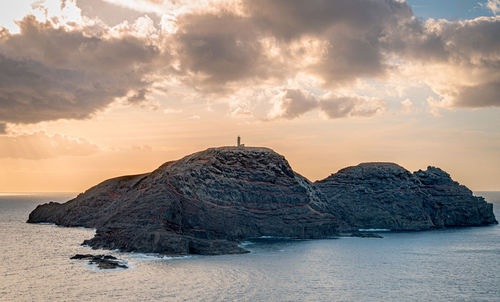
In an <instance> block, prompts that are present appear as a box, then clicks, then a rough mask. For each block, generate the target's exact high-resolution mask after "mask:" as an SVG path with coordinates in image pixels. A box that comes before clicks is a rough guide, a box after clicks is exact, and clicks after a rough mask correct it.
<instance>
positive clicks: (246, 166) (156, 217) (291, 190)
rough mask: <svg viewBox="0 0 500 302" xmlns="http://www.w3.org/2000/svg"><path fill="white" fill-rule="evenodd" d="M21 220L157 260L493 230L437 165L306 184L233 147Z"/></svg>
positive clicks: (116, 182)
mask: <svg viewBox="0 0 500 302" xmlns="http://www.w3.org/2000/svg"><path fill="white" fill-rule="evenodd" d="M28 222H29V223H40V222H51V223H55V224H57V225H61V226H69V227H72V226H81V227H89V228H95V229H96V235H95V237H94V238H92V239H89V240H85V241H84V244H88V245H89V246H91V247H93V248H107V249H120V250H122V251H132V252H154V253H161V254H166V255H186V254H206V255H216V254H229V253H245V252H247V251H246V250H245V249H243V248H242V247H240V246H239V245H238V244H239V243H240V242H241V241H242V240H246V239H251V238H258V237H262V236H273V237H287V238H303V239H306V238H331V237H335V236H337V235H338V234H339V233H343V232H359V230H360V229H369V228H376V229H390V230H429V229H436V228H443V227H457V226H480V225H488V224H494V223H497V221H496V220H495V216H494V215H493V208H492V204H489V203H487V202H486V201H485V200H484V199H483V198H482V197H475V196H473V194H472V192H471V191H470V190H469V189H467V188H466V187H465V186H462V185H460V184H458V183H457V182H455V181H453V180H452V179H451V177H450V175H448V174H447V173H446V172H444V171H442V170H441V169H439V168H434V167H428V168H427V170H425V171H422V170H419V171H417V172H414V173H411V172H409V171H407V170H406V169H404V168H402V167H400V166H398V165H397V164H393V163H363V164H360V165H358V166H354V167H348V168H345V169H342V170H340V171H338V172H337V173H335V174H332V175H330V176H329V177H327V178H326V179H323V180H320V181H317V182H314V183H312V182H310V181H309V180H307V179H306V178H304V177H302V176H301V175H299V174H298V173H296V172H294V171H293V170H292V168H291V167H290V165H289V164H288V162H287V161H286V159H285V158H284V157H283V156H282V155H279V154H277V153H276V152H274V151H273V150H271V149H268V148H256V147H242V146H239V147H220V148H209V149H207V150H205V151H201V152H198V153H194V154H191V155H188V156H186V157H184V158H182V159H180V160H177V161H171V162H167V163H165V164H163V165H162V166H160V167H159V168H158V169H156V170H155V171H153V172H151V173H146V174H140V175H131V176H122V177H118V178H113V179H109V180H106V181H104V182H102V183H100V184H98V185H96V186H94V187H92V188H90V189H89V190H87V191H86V192H84V193H82V194H80V195H78V196H77V197H76V198H75V199H72V200H70V201H68V202H66V203H63V204H60V203H55V202H51V203H47V204H43V205H39V206H38V207H37V208H36V209H35V210H34V211H33V212H31V214H30V215H29V219H28Z"/></svg>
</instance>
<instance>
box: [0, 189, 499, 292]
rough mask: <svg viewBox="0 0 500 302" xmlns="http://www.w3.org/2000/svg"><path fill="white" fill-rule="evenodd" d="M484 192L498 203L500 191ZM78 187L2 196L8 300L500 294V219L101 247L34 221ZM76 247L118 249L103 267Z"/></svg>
mask: <svg viewBox="0 0 500 302" xmlns="http://www.w3.org/2000/svg"><path fill="white" fill-rule="evenodd" d="M477 194H479V195H482V196H484V197H486V199H487V200H488V201H490V202H493V203H494V204H495V214H496V216H497V219H498V218H499V217H500V192H478V193H477ZM73 195H74V194H43V195H40V194H39V195H10V194H3V195H2V194H0V301H500V227H499V226H498V225H495V226H487V227H475V228H457V229H446V230H438V231H428V232H405V233H391V232H384V233H383V235H384V238H383V239H374V238H341V239H332V240H291V241H290V240H289V241H286V240H278V239H272V238H271V239H262V240H258V241H257V242H246V243H245V244H246V247H247V248H248V249H250V250H251V253H250V254H245V255H226V256H189V257H184V258H160V257H156V256H154V255H144V254H133V253H120V252H117V251H104V250H101V251H97V252H96V251H93V250H91V249H90V248H87V247H83V246H80V243H81V242H82V241H83V240H84V239H87V238H90V237H92V236H93V234H94V231H93V230H89V229H83V228H63V227H57V226H53V225H36V224H35V225H34V224H27V223H25V221H26V219H27V217H28V214H29V212H30V211H31V210H33V209H34V208H35V207H36V205H37V204H40V203H45V202H47V201H65V200H68V199H69V198H71V197H73ZM76 253H110V254H113V255H115V256H117V257H119V258H121V259H124V260H125V261H127V263H128V265H129V266H130V268H129V269H126V270H123V269H118V270H99V269H97V268H96V267H94V266H91V265H88V264H87V263H86V261H78V260H70V259H69V258H70V257H71V256H73V255H74V254H76Z"/></svg>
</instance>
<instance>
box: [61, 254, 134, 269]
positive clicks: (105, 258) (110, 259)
mask: <svg viewBox="0 0 500 302" xmlns="http://www.w3.org/2000/svg"><path fill="white" fill-rule="evenodd" d="M70 259H76V260H88V261H89V263H90V264H95V265H97V267H98V268H100V269H114V268H128V266H127V265H125V264H124V263H123V262H122V261H121V260H118V259H117V258H116V257H114V256H111V255H92V254H76V255H75V256H73V257H71V258H70Z"/></svg>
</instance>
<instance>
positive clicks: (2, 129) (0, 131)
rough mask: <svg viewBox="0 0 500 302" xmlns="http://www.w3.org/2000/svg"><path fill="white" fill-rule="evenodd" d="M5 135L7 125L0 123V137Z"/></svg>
mask: <svg viewBox="0 0 500 302" xmlns="http://www.w3.org/2000/svg"><path fill="white" fill-rule="evenodd" d="M6 133H7V125H6V124H5V123H0V135H2V134H6Z"/></svg>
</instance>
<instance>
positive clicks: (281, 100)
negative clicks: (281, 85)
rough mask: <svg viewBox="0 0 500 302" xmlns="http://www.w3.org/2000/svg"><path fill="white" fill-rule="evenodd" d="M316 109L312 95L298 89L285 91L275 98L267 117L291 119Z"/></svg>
mask: <svg viewBox="0 0 500 302" xmlns="http://www.w3.org/2000/svg"><path fill="white" fill-rule="evenodd" d="M317 107H318V100H317V98H316V97H315V96H314V95H312V94H308V93H307V92H305V91H302V90H299V89H286V90H284V91H282V92H281V93H280V94H279V95H278V96H277V97H276V100H275V102H274V107H273V109H272V111H271V112H270V113H269V115H268V117H269V118H271V119H273V118H278V117H280V118H286V119H293V118H296V117H299V116H300V115H302V114H304V113H306V112H308V111H311V110H312V109H315V108H317Z"/></svg>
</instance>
